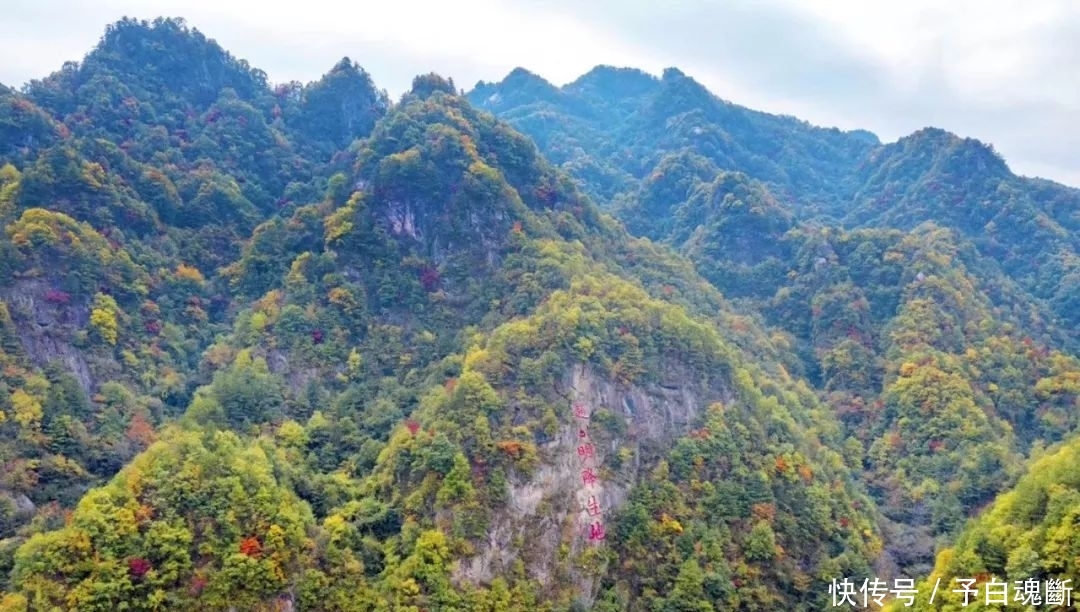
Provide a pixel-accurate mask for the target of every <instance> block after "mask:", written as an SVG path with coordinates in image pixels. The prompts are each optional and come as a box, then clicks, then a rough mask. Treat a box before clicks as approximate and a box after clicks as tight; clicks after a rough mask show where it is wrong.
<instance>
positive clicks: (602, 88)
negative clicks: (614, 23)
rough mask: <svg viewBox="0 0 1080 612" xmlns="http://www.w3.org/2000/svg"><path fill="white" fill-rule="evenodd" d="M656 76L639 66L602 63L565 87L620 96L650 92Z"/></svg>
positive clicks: (571, 90) (653, 87)
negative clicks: (622, 66)
mask: <svg viewBox="0 0 1080 612" xmlns="http://www.w3.org/2000/svg"><path fill="white" fill-rule="evenodd" d="M657 82H658V81H657V79H656V77H654V76H652V75H651V74H648V73H647V72H644V71H642V70H638V69H637V68H617V67H615V66H607V65H600V66H596V67H595V68H593V69H592V70H590V71H588V72H586V73H585V74H583V75H581V76H580V77H578V78H577V80H575V81H574V82H573V83H570V84H569V85H567V86H566V87H564V88H563V89H564V90H566V91H569V92H579V93H585V92H596V93H599V94H601V95H615V96H620V97H627V96H636V95H641V94H645V93H648V92H650V91H652V90H653V89H655V88H656V85H657Z"/></svg>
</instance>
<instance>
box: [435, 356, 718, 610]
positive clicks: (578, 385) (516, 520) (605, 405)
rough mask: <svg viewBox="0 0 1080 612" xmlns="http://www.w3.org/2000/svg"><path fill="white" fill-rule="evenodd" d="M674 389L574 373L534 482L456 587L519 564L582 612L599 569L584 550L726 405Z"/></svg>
mask: <svg viewBox="0 0 1080 612" xmlns="http://www.w3.org/2000/svg"><path fill="white" fill-rule="evenodd" d="M672 379H673V380H678V381H679V382H672V383H671V384H662V385H661V384H653V385H648V386H638V385H623V384H619V383H617V382H615V381H612V380H611V379H609V378H607V377H605V376H603V375H602V374H600V373H599V372H597V370H596V369H595V368H593V367H592V366H590V365H583V364H579V365H576V366H574V367H572V368H571V369H570V370H569V371H568V372H567V375H566V376H565V378H564V382H563V383H562V385H560V386H561V387H562V388H561V389H560V390H559V393H560V395H562V396H563V397H564V398H565V399H566V405H567V406H566V408H565V411H566V412H567V413H569V414H570V415H572V416H571V418H570V419H567V420H564V421H563V422H562V426H561V427H560V429H559V432H558V434H557V435H556V436H554V437H553V438H552V439H550V440H548V441H547V442H546V443H544V444H543V445H541V446H540V454H541V460H542V464H541V466H540V467H539V468H538V469H537V470H536V471H535V472H534V473H533V474H532V476H531V477H530V478H527V479H521V478H517V479H512V480H511V483H510V490H509V495H508V500H509V501H508V503H507V506H506V507H505V509H504V510H502V511H501V512H499V513H497V514H496V515H495V516H494V517H493V520H492V523H491V528H490V530H489V535H488V541H487V542H486V543H485V544H484V545H483V546H481V547H480V548H479V550H478V552H477V554H476V555H475V556H474V557H472V558H471V559H468V560H466V561H464V562H462V563H461V564H460V566H459V567H458V570H457V572H456V576H455V577H456V578H457V579H458V580H462V581H469V582H480V583H483V582H488V581H490V580H491V579H493V578H494V577H496V576H499V575H506V574H508V573H510V572H511V571H512V570H513V568H514V565H515V564H516V563H517V562H518V561H519V560H520V561H521V562H522V563H523V564H524V569H525V571H526V573H527V574H528V575H530V576H532V577H534V578H536V579H537V580H538V581H539V582H540V583H541V584H543V585H545V586H555V585H567V584H572V585H574V588H575V589H576V590H577V591H578V593H580V598H581V599H582V601H583V602H585V603H589V598H590V597H591V594H592V593H595V591H596V589H595V586H596V585H595V580H596V576H597V575H598V572H599V571H600V570H601V569H602V568H600V567H597V561H596V558H595V556H594V555H590V549H594V548H595V547H597V546H598V545H599V544H601V542H602V541H603V540H604V539H605V536H606V533H605V530H606V529H607V525H606V523H605V519H606V518H607V517H610V516H611V514H612V513H613V512H614V511H616V510H617V509H618V508H619V507H621V506H622V505H623V503H624V502H625V501H626V499H627V495H628V493H629V490H630V488H631V487H632V486H633V485H634V483H635V482H636V481H637V479H638V476H639V474H640V473H641V471H642V470H644V469H647V468H648V467H649V466H651V465H653V464H655V462H656V461H657V460H658V459H659V458H660V457H661V454H662V453H663V452H664V451H666V450H667V449H668V448H669V447H670V445H671V444H672V443H673V441H674V440H675V439H676V438H677V437H678V436H680V435H682V434H684V433H686V431H688V430H689V428H690V425H691V424H692V423H693V422H694V421H695V420H696V419H697V418H698V417H699V416H700V415H701V414H702V412H703V410H704V408H705V407H706V406H707V405H708V404H709V403H711V402H713V401H730V398H731V394H730V392H729V391H728V390H726V389H710V388H706V387H705V386H704V385H701V384H698V383H695V381H693V379H692V378H690V377H683V378H680V377H678V376H674V375H673V376H672ZM568 560H570V561H571V562H570V563H568V562H567V561H568Z"/></svg>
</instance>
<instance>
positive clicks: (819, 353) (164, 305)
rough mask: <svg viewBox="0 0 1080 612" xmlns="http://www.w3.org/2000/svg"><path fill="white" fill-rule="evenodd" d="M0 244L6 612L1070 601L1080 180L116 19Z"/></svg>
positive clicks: (11, 146)
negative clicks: (306, 63) (276, 77)
mask: <svg viewBox="0 0 1080 612" xmlns="http://www.w3.org/2000/svg"><path fill="white" fill-rule="evenodd" d="M361 59H362V58H361ZM0 226H2V231H0V466H2V469H0V611H3V612H15V611H30V610H79V611H93V610H102V611H105V610H108V611H110V612H111V611H112V610H118V609H126V610H267V611H270V610H287V609H293V610H327V611H346V610H357V611H360V610H400V611H414V612H419V611H420V610H470V611H485V612H487V611H491V612H494V611H510V610H530V611H533V610H547V611H551V612H561V611H567V612H569V611H571V610H589V609H592V610H600V611H615V610H631V611H641V612H645V611H649V612H653V611H663V612H668V611H687V610H694V611H701V612H705V611H710V610H779V609H784V610H807V611H809V610H820V609H823V608H826V607H829V605H830V604H831V603H832V602H833V601H835V600H834V599H833V598H832V596H833V593H830V591H829V586H830V585H831V584H834V581H835V580H838V579H842V578H850V579H852V580H855V581H856V582H859V583H861V582H862V581H863V580H865V579H874V578H879V579H882V580H887V581H893V580H904V579H910V580H912V581H913V584H914V581H918V584H919V585H920V589H922V590H924V591H927V592H928V591H929V588H930V587H929V586H928V585H932V584H933V583H934V581H936V580H937V579H939V578H942V579H944V580H946V581H951V580H953V579H955V578H958V577H959V578H962V577H965V576H970V577H972V578H977V579H978V580H979V581H980V584H983V583H987V582H992V581H995V580H1008V581H1009V583H1010V584H1012V583H1013V582H1015V581H1024V580H1035V581H1043V582H1046V581H1053V580H1064V579H1068V578H1070V577H1072V576H1074V575H1075V571H1076V558H1077V554H1078V553H1077V546H1076V543H1075V533H1074V529H1073V528H1074V527H1075V519H1076V516H1075V515H1076V512H1077V504H1076V502H1077V499H1076V496H1077V493H1076V490H1077V482H1076V480H1077V479H1076V477H1075V474H1074V472H1075V470H1073V469H1071V467H1072V466H1074V464H1075V457H1073V455H1074V454H1075V452H1076V450H1077V438H1076V429H1077V426H1078V424H1080V359H1078V353H1077V349H1078V346H1080V344H1078V342H1080V336H1078V335H1077V330H1078V329H1080V242H1078V241H1080V231H1078V230H1080V191H1077V190H1075V189H1072V188H1069V187H1065V186H1062V185H1058V184H1055V183H1052V182H1049V181H1043V180H1038V179H1028V178H1022V177H1017V176H1015V175H1014V174H1012V172H1011V171H1010V170H1009V168H1008V166H1007V165H1006V163H1005V161H1004V160H1003V159H1002V158H1001V156H1000V155H998V154H997V153H996V152H995V151H994V150H993V149H992V147H990V146H988V145H985V144H983V143H981V142H978V141H976V140H972V139H964V138H960V137H957V136H954V135H952V134H950V133H948V132H945V131H943V130H940V129H934V128H927V129H924V130H921V131H919V132H916V133H914V134H912V135H910V136H907V137H905V138H902V139H900V140H898V141H897V142H894V143H888V144H883V143H881V142H880V141H879V140H878V139H877V137H875V136H874V135H872V134H870V133H868V132H864V131H851V132H842V131H839V130H836V129H823V128H819V127H815V126H811V125H809V124H807V123H805V122H802V121H799V120H797V119H795V118H791V117H778V116H774V115H769V114H766V113H761V112H757V111H753V110H750V109H746V108H743V107H740V106H738V105H736V104H733V103H731V102H728V101H725V100H721V99H719V98H717V97H716V96H714V95H713V94H711V93H710V92H709V91H707V90H706V89H705V88H704V87H702V86H701V85H699V84H698V83H696V82H695V81H694V80H693V79H692V78H690V77H689V76H687V75H685V74H684V73H682V72H680V71H679V70H677V69H674V68H671V69H668V70H666V71H664V73H663V74H662V75H661V76H660V77H654V76H652V75H648V74H646V73H644V72H641V71H638V70H633V69H625V68H613V67H609V66H599V67H597V68H595V69H593V70H592V71H590V72H589V73H588V74H586V75H583V76H582V77H580V78H579V79H577V80H576V81H574V82H572V83H570V84H568V85H566V86H564V87H561V88H560V87H555V86H553V85H551V84H550V83H548V82H546V81H544V80H543V79H542V78H541V77H539V76H537V75H535V74H533V73H531V72H529V71H527V70H525V69H517V70H514V71H513V72H511V73H510V74H509V75H508V76H507V77H506V78H505V79H504V80H503V81H501V82H499V83H480V84H478V85H477V86H476V87H475V88H474V89H473V90H472V91H471V92H468V93H467V94H463V93H461V92H460V90H459V89H458V88H457V87H456V86H455V85H454V82H453V81H452V80H450V79H449V78H445V77H443V76H440V75H437V74H424V75H419V76H417V77H416V79H415V80H414V81H413V84H412V87H411V89H410V90H409V91H408V92H406V93H405V94H404V95H403V96H402V97H401V99H400V100H398V101H396V102H393V101H391V100H390V98H389V96H388V95H387V94H386V92H384V91H381V90H378V89H377V88H376V86H375V84H374V83H373V81H372V79H371V77H370V76H369V75H368V73H367V72H366V71H365V70H364V69H363V68H362V67H361V64H360V63H357V62H356V61H353V60H352V59H349V58H344V59H342V60H341V61H339V62H338V63H336V64H335V65H333V66H332V67H330V68H329V70H328V71H327V72H326V74H325V75H323V76H322V77H321V78H320V79H319V80H317V81H315V82H312V83H307V84H302V83H296V82H293V83H285V84H273V83H271V82H270V81H269V80H268V77H267V75H266V74H265V73H263V72H262V71H260V70H258V69H256V68H254V67H252V66H250V65H249V64H248V63H247V62H246V61H244V60H241V59H239V58H236V57H234V56H232V55H231V54H230V53H228V52H227V51H226V50H224V49H222V48H221V47H220V46H219V45H218V44H217V43H216V42H214V41H213V40H212V39H210V38H207V37H206V36H205V35H204V34H202V33H201V32H199V31H198V30H197V29H195V28H192V27H190V26H188V25H187V24H186V23H185V22H184V21H183V20H180V19H157V20H155V21H153V22H145V21H137V20H134V19H123V20H121V21H119V22H117V23H114V24H112V25H109V26H108V27H107V28H106V30H105V33H104V35H103V36H102V38H101V40H100V42H99V44H98V45H97V46H96V47H95V48H94V49H93V50H91V51H90V53H88V54H87V55H86V57H85V58H84V59H83V60H82V61H81V62H68V63H66V64H64V65H63V66H62V67H61V68H60V69H59V70H58V71H57V72H55V73H53V74H51V75H48V76H46V77H44V78H42V79H40V80H35V81H32V82H31V83H29V84H28V85H27V86H25V87H24V88H22V89H21V90H18V91H16V90H12V89H9V88H0ZM890 584H891V582H890ZM920 592H921V591H920ZM927 594H928V593H922V594H921V595H920V597H922V596H925V595H927ZM953 595H954V594H950V595H949V596H948V597H946V598H944V599H942V600H941V601H939V602H935V603H934V604H933V605H931V604H930V603H929V602H928V601H926V600H924V599H921V598H920V599H919V601H918V606H922V607H933V606H939V607H941V609H952V607H950V606H956V605H959V604H958V602H960V600H957V599H956V598H955V597H953ZM918 606H917V607H918ZM935 609H936V608H935ZM1010 609H1011V608H1010ZM1017 609H1022V608H1017Z"/></svg>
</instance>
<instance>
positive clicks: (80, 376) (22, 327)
mask: <svg viewBox="0 0 1080 612" xmlns="http://www.w3.org/2000/svg"><path fill="white" fill-rule="evenodd" d="M63 298H66V296H63ZM63 298H53V299H50V287H49V285H48V283H46V282H44V281H42V280H39V279H31V280H21V281H19V282H17V283H15V284H13V285H12V286H10V287H5V288H3V289H2V290H0V300H2V301H3V302H4V303H5V304H6V305H7V308H8V312H9V313H10V314H11V320H12V322H13V323H14V326H15V332H16V334H17V335H18V338H19V343H20V345H21V346H22V349H23V350H24V351H25V352H26V354H27V355H28V356H29V357H30V359H31V360H32V361H33V362H34V364H35V365H38V366H44V365H46V364H48V363H50V362H59V363H60V364H62V365H63V368H64V369H65V370H67V371H68V372H70V373H71V374H72V376H74V377H75V379H76V380H78V381H79V385H80V386H81V387H82V389H83V391H84V392H85V393H87V394H90V392H91V390H92V389H93V387H94V386H95V377H94V375H93V374H92V372H91V366H90V364H89V363H88V362H87V355H86V352H85V351H83V350H80V349H79V348H78V347H76V346H75V344H74V339H75V338H76V334H77V332H79V331H80V330H83V329H86V327H87V325H88V323H89V320H90V308H89V307H88V306H87V305H86V304H82V303H76V302H74V301H71V302H69V301H68V300H67V299H63Z"/></svg>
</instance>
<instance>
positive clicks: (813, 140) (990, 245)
mask: <svg viewBox="0 0 1080 612" xmlns="http://www.w3.org/2000/svg"><path fill="white" fill-rule="evenodd" d="M534 78H539V77H534ZM649 78H651V77H648V76H647V75H643V74H641V73H640V72H636V71H631V70H621V71H617V70H613V69H610V68H597V69H595V70H594V71H592V72H590V73H589V74H587V75H585V76H583V77H582V78H581V79H579V81H578V82H576V83H575V84H572V85H567V86H566V87H564V88H562V89H559V90H556V89H554V88H552V87H550V86H548V89H546V90H545V92H546V93H545V94H544V95H543V96H535V97H534V95H533V92H534V89H530V88H522V87H521V86H520V84H519V83H520V80H519V79H510V78H507V79H506V80H504V81H503V82H501V83H498V84H484V83H482V84H479V85H478V86H477V87H476V89H475V90H474V91H473V92H471V93H470V94H469V95H470V99H471V100H472V101H473V102H474V103H475V104H478V105H480V106H481V107H483V108H487V109H489V110H491V111H492V112H495V113H496V114H498V115H499V116H500V117H503V118H505V119H507V120H508V121H510V122H511V123H513V124H514V125H515V126H516V127H518V128H519V129H521V130H522V131H523V132H525V133H526V134H528V135H530V136H531V137H533V138H535V139H536V140H537V143H538V144H539V146H540V147H541V150H543V151H544V152H545V154H548V155H550V156H551V157H552V159H554V160H556V161H557V162H558V163H560V164H561V165H562V167H563V168H564V169H565V170H567V171H568V172H570V173H571V174H573V175H574V176H575V177H576V178H577V179H578V180H579V181H580V182H582V183H583V184H585V185H586V189H588V190H589V193H590V194H591V195H594V196H597V197H598V199H599V200H600V201H602V202H612V203H613V205H614V210H615V211H617V212H618V213H619V216H620V218H621V219H623V220H624V221H625V222H626V223H627V224H628V225H629V226H630V227H633V228H637V231H643V228H646V227H663V226H665V224H666V223H667V222H668V219H669V217H668V216H667V215H666V214H665V213H664V210H671V211H673V210H675V209H676V208H678V205H679V204H680V203H681V202H684V201H686V200H687V199H688V197H689V196H690V192H689V191H685V192H683V193H682V194H678V193H665V194H664V195H663V196H660V194H659V193H650V190H651V189H654V188H655V187H656V186H657V178H656V177H657V176H658V175H661V176H663V175H666V174H670V173H671V172H672V171H675V172H686V170H684V169H681V168H679V166H683V165H687V164H689V165H690V166H691V167H692V168H693V170H690V172H691V173H692V174H694V175H697V176H698V179H699V180H702V181H706V182H707V181H708V180H710V177H708V171H707V170H705V168H707V167H709V166H711V167H712V168H714V171H713V176H714V175H715V173H716V172H719V171H738V172H741V173H744V174H746V175H747V176H748V177H750V178H752V179H755V180H757V181H761V182H762V183H764V184H765V186H766V187H767V188H768V189H769V191H770V192H771V193H772V194H773V195H774V197H775V198H776V199H777V200H779V202H780V203H781V204H782V205H783V206H785V207H787V208H789V209H790V211H791V213H792V214H793V215H794V217H795V218H796V219H802V220H809V219H815V220H819V221H822V222H824V223H827V224H840V225H843V226H845V227H848V228H857V227H880V228H900V229H905V230H910V229H913V228H915V227H916V226H918V225H920V224H922V223H926V222H933V223H937V224H938V225H941V226H943V227H946V228H949V229H951V230H954V231H956V232H957V233H958V234H959V235H960V236H962V237H964V238H966V239H968V240H971V241H972V242H973V243H974V244H975V245H976V246H977V247H978V249H979V252H980V253H982V254H983V255H984V256H986V257H990V258H992V259H994V260H995V261H996V262H997V263H998V264H999V265H1000V266H1001V268H1002V270H1003V271H1004V272H1005V273H1006V274H1008V275H1009V276H1010V277H1011V278H1012V279H1013V280H1014V281H1016V282H1017V283H1019V284H1020V286H1021V287H1022V288H1023V289H1024V290H1025V291H1027V292H1028V293H1030V294H1031V295H1032V297H1034V298H1035V300H1036V301H1039V302H1045V303H1046V304H1048V305H1049V306H1050V308H1051V312H1052V313H1053V317H1054V318H1056V319H1057V323H1056V324H1057V325H1058V326H1060V328H1061V329H1063V330H1065V331H1066V332H1067V334H1068V335H1069V336H1071V339H1072V340H1073V341H1075V340H1076V339H1077V337H1076V332H1075V330H1076V329H1080V326H1078V325H1077V323H1080V319H1077V317H1078V316H1080V310H1078V309H1077V308H1076V303H1077V296H1078V295H1080V284H1078V282H1080V281H1078V279H1080V273H1078V272H1077V265H1078V262H1080V256H1078V252H1080V244H1078V243H1077V236H1078V235H1080V232H1078V231H1077V230H1078V229H1080V228H1078V227H1077V223H1078V217H1077V215H1076V210H1077V207H1078V206H1080V191H1078V190H1076V189H1072V188H1068V187H1065V186H1062V185H1058V184H1055V183H1052V182H1050V181H1044V180H1039V179H1028V178H1023V177H1018V176H1016V175H1014V174H1013V173H1012V172H1011V171H1010V170H1009V168H1008V167H1007V165H1006V164H1005V162H1004V160H1002V159H1001V157H1000V156H999V155H998V154H997V153H996V152H995V151H994V150H993V149H992V148H991V147H988V146H987V145H985V144H983V143H980V142H978V141H976V140H973V139H970V138H959V137H957V136H955V135H953V134H950V133H948V132H945V131H943V130H940V129H936V128H927V129H924V130H920V131H918V132H916V133H914V134H912V135H911V136H908V137H905V138H902V139H900V140H899V141H897V142H895V143H890V144H886V145H880V144H879V143H878V141H877V139H876V138H875V137H873V136H872V135H870V134H868V133H865V132H861V131H854V132H848V133H841V132H839V131H837V130H823V129H820V128H813V127H811V126H808V125H806V124H804V123H801V122H798V121H796V120H794V119H790V118H786V117H775V116H771V115H766V114H763V113H756V112H754V111H750V110H748V109H744V108H742V107H738V106H736V105H733V104H729V103H725V102H723V101H721V100H719V99H717V98H716V97H715V96H713V95H712V94H710V93H709V92H708V91H706V90H705V89H704V88H703V87H701V86H700V85H699V84H697V83H695V82H694V81H693V80H692V79H690V78H688V77H686V76H685V75H683V74H682V73H679V72H678V71H675V70H669V71H667V72H665V75H664V77H663V78H662V79H659V80H653V85H652V86H648V85H647V83H648V79H649ZM594 82H595V85H594V84H593V83H594ZM616 83H617V85H616ZM688 156H689V157H688ZM691 158H692V161H691ZM663 184H666V181H664V180H661V181H660V185H663ZM658 196H660V197H662V198H663V199H665V200H666V201H667V204H665V205H664V206H663V207H662V208H663V210H657V209H655V206H654V205H653V204H646V205H645V206H646V208H647V209H649V210H650V211H651V212H650V214H648V215H646V216H644V217H642V216H641V215H640V211H638V212H635V211H636V209H638V208H639V207H640V206H642V204H640V203H639V201H640V200H644V201H646V202H655V200H656V198H657V197H658ZM650 207H651V208H650ZM650 235H651V234H650ZM665 236H666V234H665Z"/></svg>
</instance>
